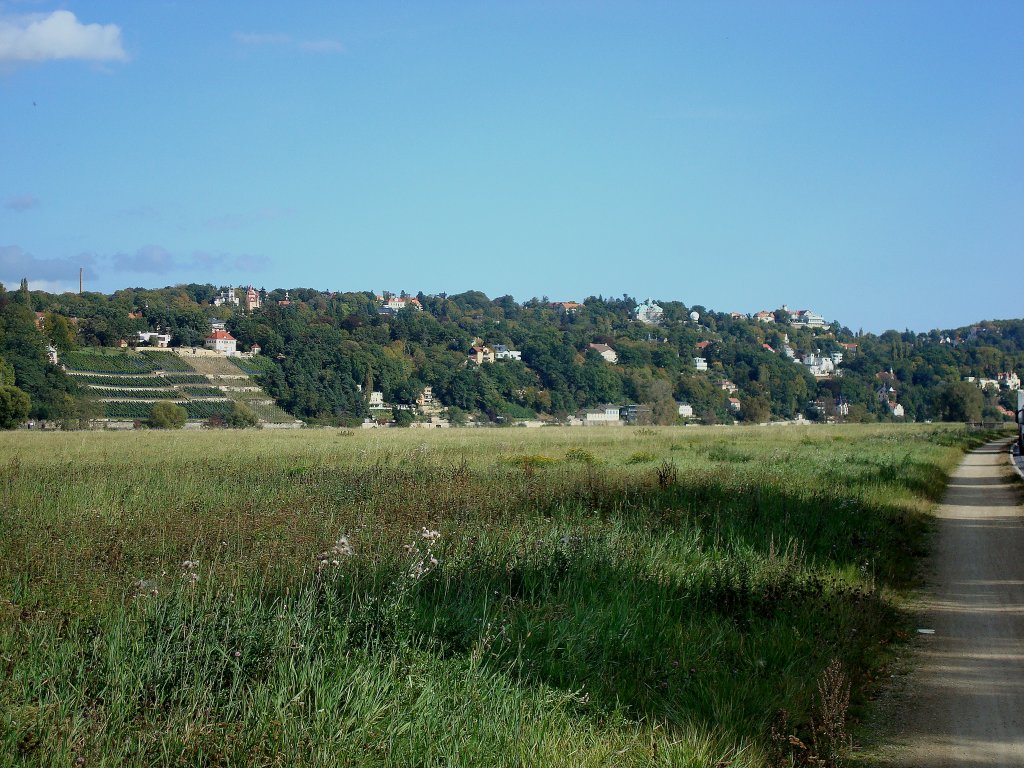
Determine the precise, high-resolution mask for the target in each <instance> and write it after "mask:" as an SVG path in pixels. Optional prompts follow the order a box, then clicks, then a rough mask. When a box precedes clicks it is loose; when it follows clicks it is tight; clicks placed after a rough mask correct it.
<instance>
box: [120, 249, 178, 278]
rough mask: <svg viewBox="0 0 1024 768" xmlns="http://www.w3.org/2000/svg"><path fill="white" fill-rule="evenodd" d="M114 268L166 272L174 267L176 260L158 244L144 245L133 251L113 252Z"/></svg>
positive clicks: (130, 270)
mask: <svg viewBox="0 0 1024 768" xmlns="http://www.w3.org/2000/svg"><path fill="white" fill-rule="evenodd" d="M113 264H114V269H116V270H117V271H119V272H152V273H154V274H166V273H168V272H171V271H173V270H174V269H176V268H177V267H178V266H179V264H178V260H177V259H176V258H174V256H172V255H171V252H170V251H168V250H167V249H166V248H162V247H161V246H159V245H144V246H143V247H142V248H139V250H137V251H136V252H135V253H115V254H114V256H113Z"/></svg>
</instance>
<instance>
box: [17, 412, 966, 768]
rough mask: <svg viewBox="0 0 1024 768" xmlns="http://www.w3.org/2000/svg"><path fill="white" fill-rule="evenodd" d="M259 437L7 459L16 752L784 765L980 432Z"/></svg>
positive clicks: (38, 441) (119, 437)
mask: <svg viewBox="0 0 1024 768" xmlns="http://www.w3.org/2000/svg"><path fill="white" fill-rule="evenodd" d="M228 434H229V435H230V438H228ZM228 434H225V433H223V432H199V433H151V432H147V433H136V432H131V433H124V434H107V433H96V434H85V433H68V434H49V435H44V434H33V433H19V434H14V435H11V436H10V438H5V440H4V441H3V442H2V443H0V510H2V511H0V515H2V520H0V522H2V524H3V529H4V534H5V535H4V536H3V537H0V764H15V765H44V764H72V763H74V761H75V760H76V759H78V758H82V759H83V760H84V761H85V764H87V765H88V764H107V765H139V766H142V765H153V764H162V765H183V766H184V765H197V764H198V765H239V764H244V765H285V764H287V765H324V766H326V765H331V766H333V765H358V766H364V765H365V766H378V765H409V766H434V765H436V766H441V765H467V766H469V765H508V766H513V765H555V766H558V765H567V766H569V765H571V766H579V765H595V766H596V765H614V766H618V765H636V766H641V765H644V766H645V765H666V766H668V765H673V766H674V765H693V766H705V765H715V764H716V763H717V762H719V761H725V762H726V763H727V764H729V765H731V766H762V765H769V764H770V757H769V755H770V752H771V749H772V744H771V743H770V739H769V736H768V734H769V730H770V726H771V723H772V722H773V720H774V719H775V718H776V716H777V713H778V712H779V711H780V710H786V711H787V712H788V713H789V715H790V718H791V720H792V722H793V723H794V725H793V732H794V733H795V734H796V735H799V736H801V737H802V738H804V739H805V740H806V739H808V727H809V726H808V724H809V722H810V719H811V717H812V715H813V713H814V709H815V700H814V699H815V689H816V685H817V681H818V679H819V677H820V675H821V673H822V670H823V669H824V668H825V667H826V665H827V664H828V663H829V662H830V661H831V660H832V659H838V660H839V661H840V662H841V663H842V666H843V669H844V670H845V673H846V674H847V675H848V677H849V679H850V680H852V683H853V688H854V706H853V708H852V709H851V716H852V718H853V719H856V718H857V717H858V716H859V712H860V711H861V709H862V707H863V706H864V699H865V692H866V691H868V690H869V688H870V678H871V676H872V675H873V674H874V673H875V672H877V669H878V667H879V665H880V664H881V663H882V662H883V661H884V660H885V657H886V649H887V648H888V646H889V645H890V644H891V643H892V642H894V641H895V640H896V639H897V638H898V635H899V631H900V629H901V627H902V624H901V621H902V619H901V616H900V615H899V612H898V611H897V609H896V608H895V607H894V604H895V603H894V600H893V596H894V595H898V594H899V593H900V592H901V591H902V590H904V589H906V588H907V587H908V586H910V585H912V584H913V580H914V576H915V558H916V557H917V556H918V555H920V554H921V553H922V552H923V551H924V546H925V543H926V536H925V534H926V531H927V527H928V524H927V523H928V518H927V512H928V509H929V508H930V506H931V504H932V503H934V501H935V500H937V499H938V498H939V497H940V495H941V493H942V490H943V487H944V481H945V477H946V474H947V472H948V471H949V470H950V469H951V468H952V467H953V466H955V464H956V462H957V461H958V460H959V457H960V455H961V447H962V446H964V445H966V444H968V443H969V442H971V441H972V440H976V439H977V438H976V436H972V435H969V434H966V433H963V432H959V431H955V430H953V431H951V430H942V429H939V428H924V427H834V428H825V427H818V428H808V429H803V428H795V427H789V428H784V429H777V430H771V429H758V428H751V429H741V428H733V429H729V430H711V429H708V430H704V429H657V430H645V431H644V432H643V433H641V432H639V431H636V430H629V429H620V430H598V429H593V430H582V429H575V430H573V429H550V430H472V431H469V430H445V431H440V430H438V431H436V432H433V431H432V432H414V431H407V430H393V431H387V432H383V433H377V432H374V433H365V432H360V431H355V432H352V431H332V430H304V431H300V432H280V433H277V432H275V433H263V432H256V431H252V432H232V433H228ZM431 531H437V532H438V535H437V536H436V537H435V536H434V535H433V534H432V533H430V532H431ZM342 536H344V537H345V540H341V539H340V538H339V537H342ZM186 561H189V562H190V563H192V562H194V563H197V565H195V566H192V565H183V563H185V562H186ZM334 561H337V564H334ZM435 561H436V562H435Z"/></svg>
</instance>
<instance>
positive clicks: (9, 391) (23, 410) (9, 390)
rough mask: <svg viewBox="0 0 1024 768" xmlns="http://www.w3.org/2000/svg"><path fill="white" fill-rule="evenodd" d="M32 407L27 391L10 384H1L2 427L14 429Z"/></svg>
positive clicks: (0, 427) (0, 414)
mask: <svg viewBox="0 0 1024 768" xmlns="http://www.w3.org/2000/svg"><path fill="white" fill-rule="evenodd" d="M31 407H32V401H31V400H29V397H28V394H27V393H26V392H24V391H23V390H21V389H18V388H17V387H15V386H12V385H10V384H3V385H0V429H14V428H15V427H16V426H18V425H19V424H21V422H23V421H24V420H25V418H26V417H27V416H28V412H29V410H30V409H31Z"/></svg>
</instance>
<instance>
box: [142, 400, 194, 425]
mask: <svg viewBox="0 0 1024 768" xmlns="http://www.w3.org/2000/svg"><path fill="white" fill-rule="evenodd" d="M187 419H188V411H186V410H185V409H184V408H182V407H181V406H180V405H175V404H174V403H157V404H156V405H154V406H153V410H152V411H151V412H150V414H149V426H151V427H153V429H181V428H182V427H183V426H185V421H186V420H187Z"/></svg>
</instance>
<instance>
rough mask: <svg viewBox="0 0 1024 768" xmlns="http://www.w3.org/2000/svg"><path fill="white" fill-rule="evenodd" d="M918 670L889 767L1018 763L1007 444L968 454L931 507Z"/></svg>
mask: <svg viewBox="0 0 1024 768" xmlns="http://www.w3.org/2000/svg"><path fill="white" fill-rule="evenodd" d="M936 514H937V516H938V518H939V531H938V538H937V541H936V544H937V546H936V548H935V555H934V558H933V560H932V562H931V573H930V588H929V591H928V595H927V597H926V599H925V602H924V614H923V617H922V619H921V622H922V624H921V627H922V629H929V630H934V634H923V635H922V644H923V646H924V648H923V651H922V652H921V654H920V657H919V661H920V668H919V669H917V670H916V671H915V672H914V673H913V674H912V675H911V679H910V685H909V691H908V693H909V695H908V696H907V710H906V711H905V712H904V713H903V724H902V728H901V729H900V730H901V733H900V735H899V736H898V742H899V747H898V748H897V750H898V751H897V755H898V757H897V759H896V761H895V765H898V766H908V767H909V766H914V767H915V768H931V767H932V766H959V767H961V768H996V767H997V766H1007V768H1009V767H1010V766H1014V768H1021V766H1024V506H1022V503H1021V484H1020V480H1019V479H1018V478H1017V477H1016V476H1015V475H1014V474H1013V472H1012V469H1011V467H1010V465H1009V462H1008V461H1007V455H1006V447H1005V443H999V444H991V445H988V446H985V447H984V448H981V449H979V450H977V451H974V452H972V453H970V454H969V455H968V456H967V457H966V458H965V459H964V461H963V463H962V464H961V465H960V467H959V468H958V469H957V470H956V472H955V473H954V474H953V476H952V478H951V479H950V484H949V488H948V489H947V491H946V495H945V497H944V499H943V503H942V505H941V506H940V507H939V509H938V510H937V513H936Z"/></svg>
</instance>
